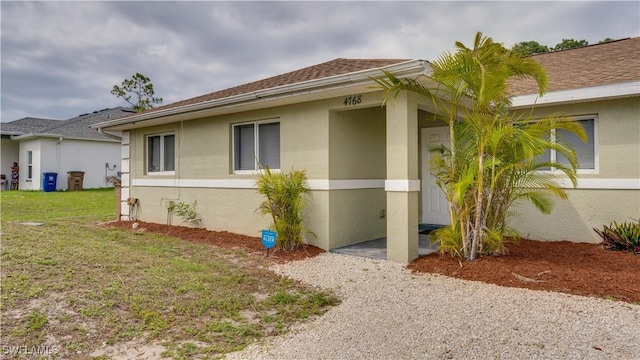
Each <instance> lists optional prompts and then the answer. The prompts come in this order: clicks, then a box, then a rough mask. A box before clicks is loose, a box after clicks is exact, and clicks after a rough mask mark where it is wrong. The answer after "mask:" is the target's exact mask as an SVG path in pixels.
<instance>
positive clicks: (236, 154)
mask: <svg viewBox="0 0 640 360" xmlns="http://www.w3.org/2000/svg"><path fill="white" fill-rule="evenodd" d="M260 166H262V167H263V168H265V167H269V169H280V123H279V122H274V121H260V122H252V123H244V124H237V125H233V171H234V172H235V173H242V172H255V171H257V170H259V169H260Z"/></svg>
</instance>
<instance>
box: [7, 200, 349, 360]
mask: <svg viewBox="0 0 640 360" xmlns="http://www.w3.org/2000/svg"><path fill="white" fill-rule="evenodd" d="M0 200H1V206H2V212H1V215H2V251H1V281H2V284H1V295H2V303H1V311H2V349H1V351H2V353H3V355H7V353H8V352H11V351H12V349H13V351H14V353H13V354H14V356H15V357H24V356H25V354H24V353H20V351H18V350H16V349H19V347H20V346H22V347H25V346H26V347H27V348H28V349H31V350H33V349H34V347H36V348H37V347H40V348H41V349H42V348H43V347H46V349H48V350H49V351H50V352H49V354H51V353H52V352H54V353H56V352H57V353H56V354H53V357H54V358H60V359H68V358H78V359H80V358H82V359H86V358H91V357H94V358H102V359H104V358H109V356H111V355H114V353H113V352H111V353H110V352H109V351H107V350H113V349H117V348H118V345H119V344H123V343H126V342H133V343H136V344H139V345H142V346H143V345H154V344H155V345H157V344H159V345H162V346H163V347H164V350H163V351H164V353H163V355H164V356H169V357H174V358H191V357H194V356H199V357H200V358H216V357H219V356H220V355H222V354H224V353H227V352H230V351H234V350H239V349H242V348H243V347H245V346H246V345H248V344H250V343H252V342H254V341H256V340H259V339H260V338H263V337H265V336H269V335H277V334H279V333H282V332H284V331H286V330H287V329H288V328H289V326H290V325H292V324H293V323H295V322H297V321H300V320H301V319H305V318H307V317H309V316H311V315H315V314H321V313H323V312H324V311H325V310H326V309H327V308H328V307H329V306H331V305H335V304H336V303H337V299H336V298H335V297H334V296H332V295H331V294H328V293H324V292H319V291H317V290H314V289H309V288H305V287H302V286H300V285H298V284H295V283H293V282H292V281H290V280H287V279H283V278H281V277H278V276H276V275H275V274H273V273H272V272H270V271H267V270H264V269H263V268H262V267H260V266H259V264H260V262H259V261H257V259H255V258H252V257H249V256H247V255H246V254H245V253H244V252H243V251H240V250H236V251H230V250H221V249H216V248H212V247H210V246H206V245H199V244H193V243H189V242H187V241H184V240H180V239H175V238H170V237H165V236H159V235H153V234H147V233H132V232H128V231H124V230H121V229H116V228H106V227H101V226H98V225H97V224H98V223H99V222H104V221H109V220H113V219H114V218H115V215H114V214H115V196H114V192H113V189H105V190H85V191H81V192H50V193H44V192H25V191H2V192H0ZM25 222H41V223H44V225H41V226H32V225H26V224H23V223H25ZM23 350H24V349H23ZM51 350H53V351H51ZM97 350H102V351H97ZM114 351H115V350H114ZM116 356H117V354H116ZM120 356H122V354H120ZM7 358H11V354H9V355H7Z"/></svg>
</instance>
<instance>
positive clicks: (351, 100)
mask: <svg viewBox="0 0 640 360" xmlns="http://www.w3.org/2000/svg"><path fill="white" fill-rule="evenodd" d="M361 102H362V95H353V96H349V97H348V98H344V102H343V104H344V106H351V105H358V104H360V103H361Z"/></svg>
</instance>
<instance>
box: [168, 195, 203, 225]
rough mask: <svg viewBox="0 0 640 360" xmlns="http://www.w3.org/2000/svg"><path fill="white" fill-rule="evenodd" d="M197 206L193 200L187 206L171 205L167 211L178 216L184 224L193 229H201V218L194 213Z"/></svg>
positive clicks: (182, 203)
mask: <svg viewBox="0 0 640 360" xmlns="http://www.w3.org/2000/svg"><path fill="white" fill-rule="evenodd" d="M197 205H198V200H194V201H193V203H191V204H187V203H185V202H179V203H173V204H171V205H170V206H169V209H168V210H169V211H170V212H173V213H175V214H176V215H178V216H180V217H181V218H182V220H183V222H186V223H187V224H189V225H191V226H194V227H201V226H202V218H201V217H200V215H198V212H197V211H196V206H197Z"/></svg>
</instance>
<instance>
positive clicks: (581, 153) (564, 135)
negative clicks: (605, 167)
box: [542, 116, 598, 171]
mask: <svg viewBox="0 0 640 360" xmlns="http://www.w3.org/2000/svg"><path fill="white" fill-rule="evenodd" d="M575 120H576V121H578V122H579V123H580V124H581V125H582V127H583V128H584V131H585V132H586V134H587V141H586V142H583V141H582V140H581V139H580V138H579V137H578V136H576V135H575V134H573V133H571V132H569V131H566V130H556V131H555V132H554V135H553V137H554V139H556V141H562V142H563V143H566V144H569V145H570V146H571V147H573V149H574V151H575V152H576V155H577V156H578V171H597V170H598V153H597V150H596V145H597V144H598V132H597V131H596V129H597V128H598V119H597V117H596V116H588V117H579V118H575ZM545 159H546V160H547V161H549V160H551V161H554V162H557V163H559V164H562V165H567V166H570V164H569V160H567V158H566V157H565V156H563V155H562V154H559V153H556V151H555V150H547V153H546V154H545V155H544V156H543V158H542V160H545ZM547 170H554V169H547Z"/></svg>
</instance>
